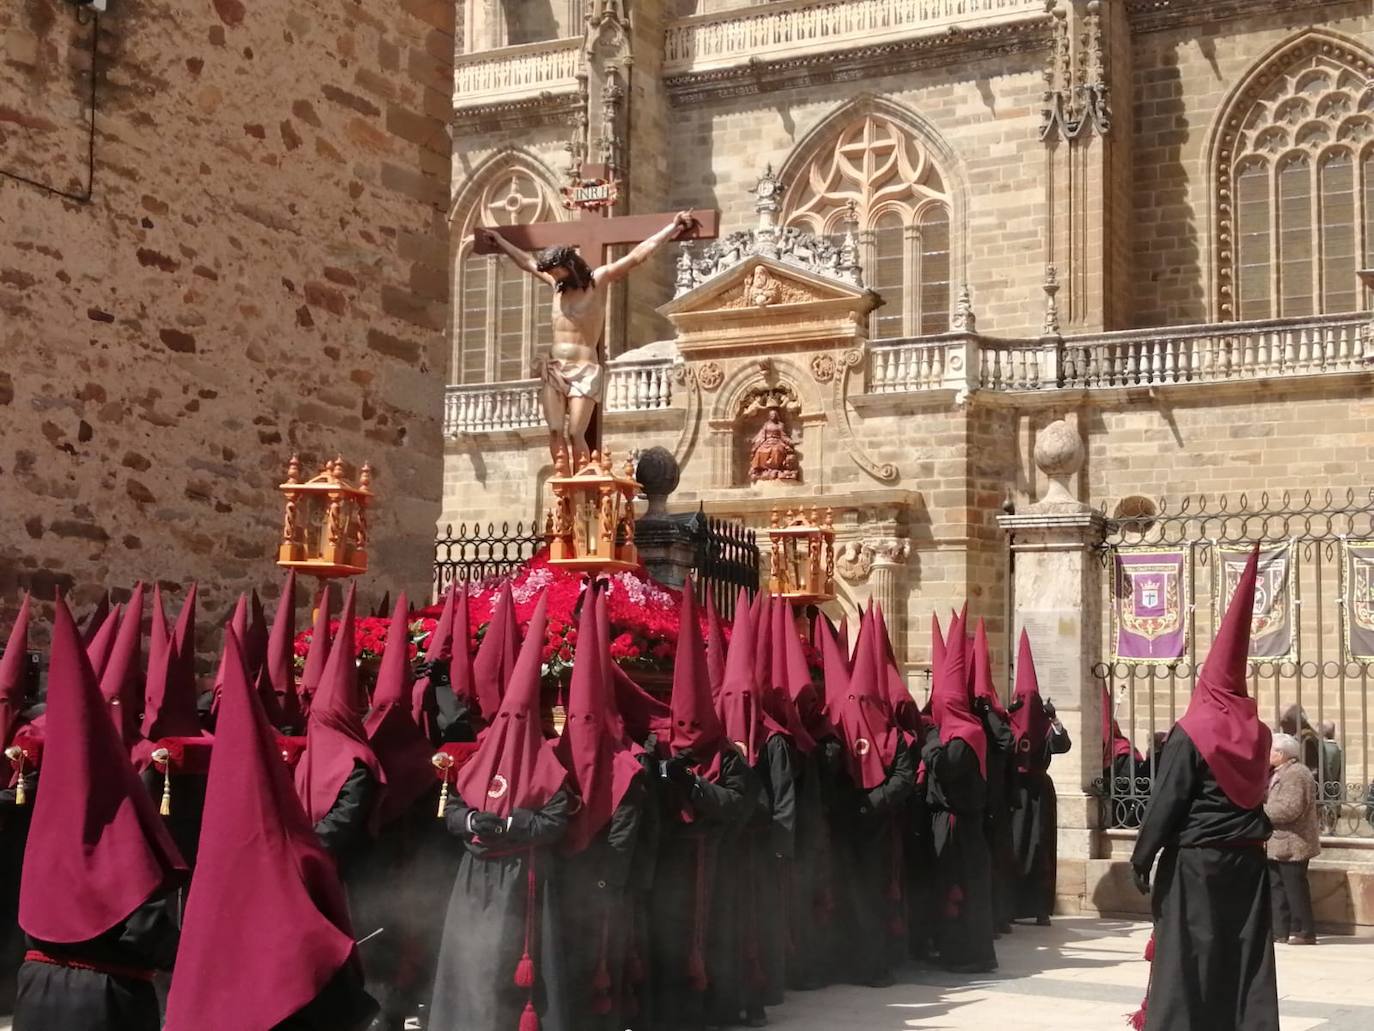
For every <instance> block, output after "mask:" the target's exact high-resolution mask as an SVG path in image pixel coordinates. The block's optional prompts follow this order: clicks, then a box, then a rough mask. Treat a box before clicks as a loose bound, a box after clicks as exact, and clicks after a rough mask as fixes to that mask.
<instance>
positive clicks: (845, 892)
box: [823, 740, 916, 985]
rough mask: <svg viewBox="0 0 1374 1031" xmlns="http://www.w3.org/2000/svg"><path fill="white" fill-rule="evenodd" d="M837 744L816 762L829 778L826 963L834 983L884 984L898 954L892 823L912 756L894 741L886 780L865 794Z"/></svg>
mask: <svg viewBox="0 0 1374 1031" xmlns="http://www.w3.org/2000/svg"><path fill="white" fill-rule="evenodd" d="M842 749H843V746H842V745H841V744H840V743H839V742H838V741H831V742H828V743H827V745H826V746H825V748H824V750H823V751H824V758H823V761H824V762H825V764H826V766H827V767H828V769H829V770H830V771H831V776H833V777H834V781H835V797H834V804H833V805H832V807H831V810H830V841H831V847H832V849H833V855H834V859H835V866H834V875H835V882H834V885H833V890H834V898H835V926H834V934H833V935H832V937H831V954H830V959H831V964H832V969H833V971H834V977H835V979H836V980H844V981H847V982H849V983H851V984H862V985H887V984H891V983H892V971H893V963H894V959H895V958H896V955H897V952H898V951H899V946H900V950H901V951H904V950H905V945H906V941H905V939H906V920H905V914H904V913H903V912H902V882H903V880H904V878H905V869H904V866H903V860H902V841H901V825H900V822H899V820H898V819H897V817H898V815H899V812H900V810H901V809H902V808H904V807H905V805H906V801H907V799H909V798H910V797H911V793H912V792H913V791H915V789H916V756H915V753H913V752H912V751H911V750H910V749H909V748H907V746H906V743H905V742H904V741H900V740H899V742H898V744H897V751H896V755H895V756H894V757H893V760H892V765H891V766H889V767H888V769H887V779H885V780H884V781H883V782H882V783H881V784H879V785H878V786H877V787H875V788H873V789H872V790H865V789H864V788H863V787H861V786H860V785H857V784H855V783H854V782H853V781H852V780H851V779H850V776H849V770H848V766H847V764H846V763H845V759H844V754H843V750H842Z"/></svg>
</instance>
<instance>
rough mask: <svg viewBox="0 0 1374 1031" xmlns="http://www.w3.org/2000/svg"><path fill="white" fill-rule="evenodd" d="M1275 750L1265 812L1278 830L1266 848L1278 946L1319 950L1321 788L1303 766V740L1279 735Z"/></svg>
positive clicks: (1271, 757) (1277, 735)
mask: <svg viewBox="0 0 1374 1031" xmlns="http://www.w3.org/2000/svg"><path fill="white" fill-rule="evenodd" d="M1271 747H1272V751H1271V753H1270V755H1269V763H1270V765H1271V766H1272V767H1273V774H1272V776H1271V777H1270V780H1269V794H1268V797H1266V798H1265V800H1264V812H1265V815H1266V816H1268V817H1269V820H1270V822H1271V823H1273V825H1274V835H1273V837H1271V838H1270V839H1269V842H1268V844H1267V845H1266V846H1265V848H1266V852H1267V853H1268V859H1269V890H1270V893H1271V897H1272V905H1273V912H1274V921H1273V923H1274V941H1276V942H1285V941H1286V942H1287V943H1288V944H1289V945H1315V944H1317V937H1316V927H1315V924H1314V923H1313V920H1312V894H1311V892H1310V891H1309V889H1308V884H1307V864H1308V863H1310V862H1311V861H1312V859H1313V858H1315V857H1316V856H1317V855H1318V854H1319V853H1320V852H1321V845H1320V844H1319V843H1318V837H1317V800H1316V794H1317V784H1316V781H1315V780H1314V779H1313V777H1312V773H1311V771H1310V770H1308V769H1307V767H1306V766H1304V765H1303V764H1302V763H1300V762H1298V751H1299V749H1298V740H1297V738H1295V737H1293V735H1291V734H1275V735H1274V743H1273V745H1272V746H1271Z"/></svg>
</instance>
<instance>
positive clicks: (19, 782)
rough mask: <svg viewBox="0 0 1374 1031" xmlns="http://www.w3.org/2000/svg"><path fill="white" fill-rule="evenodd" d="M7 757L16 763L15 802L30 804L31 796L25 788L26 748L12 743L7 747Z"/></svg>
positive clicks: (17, 803) (16, 803)
mask: <svg viewBox="0 0 1374 1031" xmlns="http://www.w3.org/2000/svg"><path fill="white" fill-rule="evenodd" d="M5 758H6V759H8V760H9V761H10V762H12V763H14V769H15V773H16V780H15V782H14V804H15V805H17V806H18V805H28V804H29V796H28V793H27V792H25V790H24V758H25V756H24V750H23V749H22V748H20V747H19V746H18V745H10V747H9V748H6V749H5Z"/></svg>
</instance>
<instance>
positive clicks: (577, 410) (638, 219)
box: [473, 167, 717, 472]
mask: <svg viewBox="0 0 1374 1031" xmlns="http://www.w3.org/2000/svg"><path fill="white" fill-rule="evenodd" d="M591 171H595V169H594V168H591V167H586V168H584V179H583V180H582V183H581V184H580V185H579V186H576V187H573V188H571V189H569V190H568V191H567V194H568V196H569V203H570V206H573V207H578V208H580V209H581V216H580V217H579V218H577V219H574V220H572V221H570V222H536V223H532V224H530V225H513V226H500V227H484V228H480V229H478V230H477V232H476V234H475V239H474V241H473V250H474V252H475V253H477V254H495V253H497V252H502V253H505V254H506V255H507V256H508V257H510V258H511V260H513V261H514V262H515V263H516V265H517V266H519V268H521V269H522V270H524V271H525V272H528V273H529V274H530V275H532V276H534V277H536V278H537V279H540V280H542V281H543V282H545V283H548V284H549V285H550V286H552V287H553V288H554V295H553V318H552V323H553V342H552V346H551V347H550V349H549V351H548V354H547V357H545V358H544V359H543V361H542V362H541V363H539V364H538V367H537V368H536V370H535V371H536V375H537V377H538V379H539V380H540V400H541V403H542V405H543V408H544V419H545V421H546V422H547V423H548V427H549V450H550V452H551V453H552V455H553V459H554V465H555V467H557V466H558V465H559V464H560V463H559V456H560V455H561V454H566V455H567V456H568V458H569V459H570V469H571V471H573V472H576V471H577V470H578V469H580V468H582V467H583V466H584V465H585V464H586V463H587V461H588V460H589V458H590V457H591V454H592V452H593V451H600V450H601V440H600V423H599V420H597V419H596V418H595V416H596V413H597V406H598V404H599V403H600V401H601V398H602V393H603V389H604V387H605V380H606V367H605V357H604V354H605V352H604V348H603V346H602V331H603V330H604V328H605V322H606V302H605V295H606V290H607V288H608V287H609V286H610V285H611V284H612V283H615V282H619V281H621V280H623V279H625V278H626V277H627V276H628V275H629V273H630V270H631V269H634V268H636V267H637V266H639V265H642V264H643V263H644V262H645V261H647V260H648V258H649V256H650V255H651V254H653V253H654V251H655V250H657V249H658V248H659V247H660V246H661V245H662V244H664V243H666V242H667V241H668V240H671V239H675V238H676V239H692V238H695V239H712V238H714V237H715V236H716V227H717V212H715V211H701V212H693V211H679V212H678V213H677V214H675V215H669V214H667V213H663V214H651V215H625V216H617V217H609V216H607V215H605V214H603V213H602V212H603V211H604V210H605V209H606V208H608V207H609V206H610V205H611V204H613V203H614V199H615V192H616V184H615V183H614V182H613V181H608V180H605V179H592V178H585V176H586V175H587V172H591ZM586 198H590V199H586ZM623 244H635V245H636V246H635V247H634V249H633V250H631V251H630V252H629V253H628V254H626V255H624V256H623V257H621V258H617V259H615V260H609V258H608V255H607V254H606V251H607V249H608V248H610V247H614V246H617V245H623ZM531 251H534V252H537V253H534V254H532V253H530V252H531ZM584 255H588V256H590V257H591V258H592V260H593V261H595V262H596V267H595V268H592V267H591V266H590V265H589V264H588V261H587V258H586V257H584Z"/></svg>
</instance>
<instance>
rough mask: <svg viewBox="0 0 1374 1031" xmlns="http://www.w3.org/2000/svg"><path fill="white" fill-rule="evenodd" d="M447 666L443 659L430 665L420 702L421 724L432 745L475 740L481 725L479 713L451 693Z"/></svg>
mask: <svg viewBox="0 0 1374 1031" xmlns="http://www.w3.org/2000/svg"><path fill="white" fill-rule="evenodd" d="M449 669H450V664H449V663H447V662H434V663H431V664H430V666H429V681H428V684H427V686H426V687H425V691H424V695H423V696H422V698H421V701H420V708H421V710H422V711H423V713H424V720H423V723H424V725H425V726H426V727H428V728H429V736H430V744H432V745H433V746H434V747H435V748H438V747H439V746H440V745H446V744H457V743H470V742H473V741H476V740H477V731H478V730H479V729H480V728H481V726H482V716H481V713H480V712H478V711H477V710H476V709H475V708H474V707H473V706H471V705H469V704H468V703H467V702H466V701H464V700H462V699H460V698H458V696H457V695H455V694H454V693H453V685H452V683H451V682H450V680H449Z"/></svg>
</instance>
